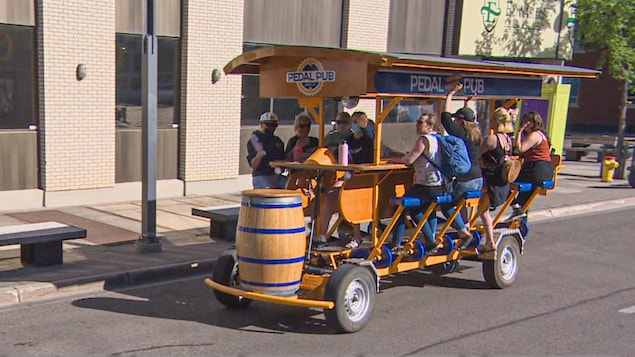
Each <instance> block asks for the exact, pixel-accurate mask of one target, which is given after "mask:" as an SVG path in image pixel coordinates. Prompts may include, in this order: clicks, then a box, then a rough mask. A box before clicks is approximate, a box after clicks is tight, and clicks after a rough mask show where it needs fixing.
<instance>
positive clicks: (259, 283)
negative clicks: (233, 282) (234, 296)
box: [240, 279, 300, 288]
mask: <svg viewBox="0 0 635 357" xmlns="http://www.w3.org/2000/svg"><path fill="white" fill-rule="evenodd" d="M240 283H241V284H248V285H252V286H262V287H264V288H282V287H286V286H293V285H298V284H300V280H297V281H290V282H286V283H261V282H256V281H248V280H245V279H241V280H240Z"/></svg>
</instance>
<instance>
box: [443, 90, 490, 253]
mask: <svg viewBox="0 0 635 357" xmlns="http://www.w3.org/2000/svg"><path fill="white" fill-rule="evenodd" d="M461 88H463V84H462V83H458V84H457V85H456V86H454V88H452V90H450V91H449V92H448V94H447V96H446V97H445V110H444V111H443V113H442V114H441V124H442V125H443V128H444V129H445V131H447V132H448V134H450V135H454V136H457V137H459V138H461V139H463V141H464V142H465V146H466V147H467V151H468V153H469V154H470V162H471V167H470V171H469V172H468V173H466V174H465V175H461V176H459V177H457V178H456V179H455V180H454V182H453V184H452V203H450V204H447V205H442V206H441V208H442V209H443V213H444V214H445V216H446V217H449V216H450V215H452V214H453V213H454V210H455V208H454V206H455V205H456V204H457V203H458V202H459V200H460V199H461V198H462V197H463V195H464V194H465V193H466V192H468V191H480V190H481V188H482V187H483V177H482V174H481V168H480V167H479V166H478V155H479V150H480V146H481V142H482V140H483V136H482V135H481V129H480V128H479V126H478V124H477V123H476V117H475V116H474V111H473V110H472V109H470V108H468V107H463V108H461V109H459V110H457V111H456V112H455V113H454V114H451V110H452V97H453V96H454V94H455V93H456V92H458V91H459V90H461ZM452 118H454V120H452ZM452 227H454V228H455V229H456V230H457V231H458V232H459V244H458V247H459V249H463V248H465V247H467V246H468V245H469V244H470V242H471V241H472V235H471V234H470V232H469V228H468V227H467V226H466V225H465V222H464V221H463V217H461V215H460V214H458V215H457V216H456V218H455V219H454V221H453V222H452Z"/></svg>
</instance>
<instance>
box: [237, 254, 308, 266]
mask: <svg viewBox="0 0 635 357" xmlns="http://www.w3.org/2000/svg"><path fill="white" fill-rule="evenodd" d="M238 261H241V262H245V263H254V264H266V265H268V264H270V265H276V264H293V263H299V262H302V261H304V256H301V257H297V258H291V259H256V258H249V257H242V256H240V255H239V256H238Z"/></svg>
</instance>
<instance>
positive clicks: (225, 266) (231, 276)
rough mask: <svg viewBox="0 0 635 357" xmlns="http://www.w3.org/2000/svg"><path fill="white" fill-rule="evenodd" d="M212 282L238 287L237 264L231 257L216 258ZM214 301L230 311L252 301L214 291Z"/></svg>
mask: <svg viewBox="0 0 635 357" xmlns="http://www.w3.org/2000/svg"><path fill="white" fill-rule="evenodd" d="M212 280H214V281H215V282H217V283H219V284H223V285H225V286H230V287H234V286H238V264H236V262H235V261H234V257H233V256H231V255H222V256H220V257H219V258H218V261H217V262H216V266H215V267H214V272H213V273H212ZM214 296H216V300H218V302H220V303H221V304H223V305H225V306H226V307H228V308H230V309H239V308H243V307H246V306H248V305H249V304H251V302H252V301H253V300H251V299H245V298H243V297H242V296H234V295H230V294H226V293H223V292H221V291H218V290H216V289H214Z"/></svg>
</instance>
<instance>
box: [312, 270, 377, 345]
mask: <svg viewBox="0 0 635 357" xmlns="http://www.w3.org/2000/svg"><path fill="white" fill-rule="evenodd" d="M376 286H377V284H376V283H375V278H374V277H373V274H372V273H371V272H370V271H369V270H368V269H366V268H363V267H360V266H357V265H353V264H343V265H340V267H339V268H337V269H336V270H335V271H334V272H333V274H332V275H331V277H330V278H329V280H328V281H327V283H326V288H325V291H324V298H325V299H326V300H328V301H333V302H335V308H333V309H332V310H324V315H325V317H326V323H327V324H328V325H330V326H331V327H333V328H334V329H335V330H336V331H337V332H344V333H350V332H357V331H359V330H361V329H363V328H364V326H366V323H368V320H369V319H370V315H371V312H372V311H373V302H374V300H375V290H376Z"/></svg>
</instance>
